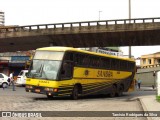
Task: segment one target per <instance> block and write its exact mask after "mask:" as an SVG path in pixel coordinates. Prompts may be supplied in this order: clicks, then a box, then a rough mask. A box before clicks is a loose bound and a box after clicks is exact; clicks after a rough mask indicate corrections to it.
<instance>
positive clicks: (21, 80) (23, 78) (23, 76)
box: [16, 70, 28, 86]
mask: <svg viewBox="0 0 160 120" xmlns="http://www.w3.org/2000/svg"><path fill="white" fill-rule="evenodd" d="M27 73H28V70H21V72H20V73H19V75H18V76H17V81H16V84H17V85H22V86H24V85H26V75H27Z"/></svg>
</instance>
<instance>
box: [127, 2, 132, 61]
mask: <svg viewBox="0 0 160 120" xmlns="http://www.w3.org/2000/svg"><path fill="white" fill-rule="evenodd" d="M128 3H129V5H128V6H129V8H128V9H129V20H130V19H131V0H129V1H128ZM129 23H130V21H129ZM131 57H132V53H131V46H129V58H131Z"/></svg>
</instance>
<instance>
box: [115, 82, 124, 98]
mask: <svg viewBox="0 0 160 120" xmlns="http://www.w3.org/2000/svg"><path fill="white" fill-rule="evenodd" d="M123 90H124V87H123V85H121V86H120V87H119V89H118V91H117V97H121V96H122V95H123Z"/></svg>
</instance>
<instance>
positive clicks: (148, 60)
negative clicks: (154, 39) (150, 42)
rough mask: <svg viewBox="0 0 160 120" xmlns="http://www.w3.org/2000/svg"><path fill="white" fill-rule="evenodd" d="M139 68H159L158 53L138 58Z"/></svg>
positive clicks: (159, 56) (159, 59) (159, 53)
mask: <svg viewBox="0 0 160 120" xmlns="http://www.w3.org/2000/svg"><path fill="white" fill-rule="evenodd" d="M140 66H141V68H149V67H158V66H160V52H157V53H153V54H148V55H142V56H141V58H140Z"/></svg>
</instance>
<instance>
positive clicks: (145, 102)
mask: <svg viewBox="0 0 160 120" xmlns="http://www.w3.org/2000/svg"><path fill="white" fill-rule="evenodd" d="M141 90H142V91H152V90H153V89H152V88H150V87H142V89H141ZM139 100H140V102H141V105H142V107H143V110H144V111H149V112H150V111H151V112H152V113H154V112H153V111H156V112H157V111H159V113H158V114H160V102H158V101H157V100H156V95H150V96H143V97H140V98H139ZM156 112H155V113H156ZM147 118H148V120H160V117H147Z"/></svg>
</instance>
